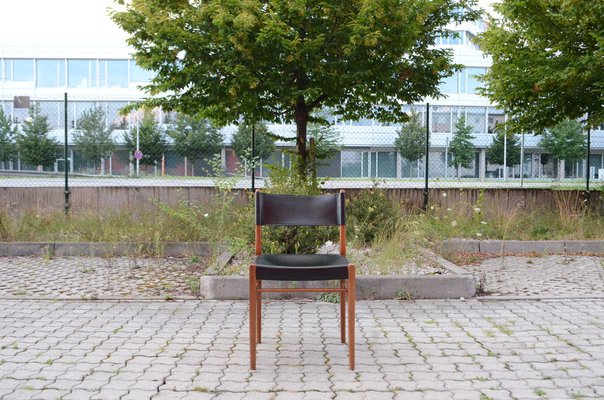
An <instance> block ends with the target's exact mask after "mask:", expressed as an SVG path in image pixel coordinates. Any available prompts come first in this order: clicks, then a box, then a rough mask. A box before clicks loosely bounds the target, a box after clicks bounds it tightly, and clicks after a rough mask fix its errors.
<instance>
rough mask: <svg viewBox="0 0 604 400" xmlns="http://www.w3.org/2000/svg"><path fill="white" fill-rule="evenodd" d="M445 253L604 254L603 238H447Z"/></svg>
mask: <svg viewBox="0 0 604 400" xmlns="http://www.w3.org/2000/svg"><path fill="white" fill-rule="evenodd" d="M441 250H442V251H443V252H446V253H458V252H466V253H491V254H518V253H543V254H567V253H569V254H570V253H572V254H577V253H587V254H599V255H604V240H534V241H520V240H471V239H470V240H466V239H449V240H445V241H444V242H443V243H442V247H441Z"/></svg>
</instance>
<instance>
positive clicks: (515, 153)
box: [486, 129, 521, 167]
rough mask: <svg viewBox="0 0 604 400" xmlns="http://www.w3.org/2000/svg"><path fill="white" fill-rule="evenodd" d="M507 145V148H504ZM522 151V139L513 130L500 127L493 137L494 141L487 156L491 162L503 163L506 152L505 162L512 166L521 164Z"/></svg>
mask: <svg viewBox="0 0 604 400" xmlns="http://www.w3.org/2000/svg"><path fill="white" fill-rule="evenodd" d="M506 136H507V138H506ZM505 147H507V149H505V150H504V148H505ZM520 151H521V149H520V141H519V140H518V138H517V137H516V136H515V135H514V134H513V133H512V132H506V131H505V129H498V130H497V132H496V133H495V137H494V138H493V143H491V145H490V146H489V147H488V148H487V154H486V156H487V159H488V160H489V162H490V163H492V164H499V165H503V164H504V162H503V159H504V153H505V159H506V162H505V164H506V165H507V166H508V167H511V166H514V165H518V164H520Z"/></svg>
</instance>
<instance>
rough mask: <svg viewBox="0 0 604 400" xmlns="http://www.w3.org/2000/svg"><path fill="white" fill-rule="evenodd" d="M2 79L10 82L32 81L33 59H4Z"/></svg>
mask: <svg viewBox="0 0 604 400" xmlns="http://www.w3.org/2000/svg"><path fill="white" fill-rule="evenodd" d="M4 79H6V80H7V81H12V82H33V81H34V60H29V59H27V60H26V59H14V60H11V59H7V60H4Z"/></svg>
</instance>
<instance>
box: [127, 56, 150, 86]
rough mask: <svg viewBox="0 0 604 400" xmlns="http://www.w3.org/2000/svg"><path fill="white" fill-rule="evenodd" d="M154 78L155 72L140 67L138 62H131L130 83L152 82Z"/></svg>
mask: <svg viewBox="0 0 604 400" xmlns="http://www.w3.org/2000/svg"><path fill="white" fill-rule="evenodd" d="M152 78H153V72H152V71H149V70H147V69H144V68H142V67H139V66H138V64H137V63H136V61H134V60H130V82H137V83H139V82H143V83H147V82H150V81H151V79H152Z"/></svg>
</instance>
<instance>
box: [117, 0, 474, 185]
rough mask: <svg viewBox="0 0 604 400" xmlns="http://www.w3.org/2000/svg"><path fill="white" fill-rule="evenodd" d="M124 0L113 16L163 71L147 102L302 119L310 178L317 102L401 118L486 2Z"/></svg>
mask: <svg viewBox="0 0 604 400" xmlns="http://www.w3.org/2000/svg"><path fill="white" fill-rule="evenodd" d="M118 2H119V3H120V4H121V5H122V7H121V11H113V12H112V18H113V20H114V21H115V22H116V23H117V24H118V25H119V26H120V27H121V28H122V29H123V30H125V31H126V32H127V33H128V34H129V35H130V38H129V40H128V43H129V44H130V45H131V46H132V47H133V48H134V57H135V59H136V61H137V63H138V64H139V65H141V66H142V67H144V68H147V69H150V70H153V71H155V72H156V75H155V77H154V78H153V80H152V82H151V83H150V84H148V85H147V86H145V87H144V89H145V90H146V92H147V93H148V94H149V95H150V96H149V97H148V99H147V100H146V101H145V102H146V103H147V104H148V105H153V106H161V107H162V108H163V109H165V110H173V109H176V110H180V111H182V112H184V113H186V114H197V113H200V114H202V115H203V116H205V117H208V118H211V119H212V120H215V121H219V122H220V123H223V124H227V123H233V122H235V121H238V120H241V119H242V118H243V119H245V118H253V119H254V120H263V121H267V122H286V123H290V122H295V124H296V149H297V153H298V158H299V162H298V163H297V168H298V172H299V176H300V178H302V179H305V174H306V173H307V161H308V145H307V127H308V123H309V122H313V121H314V120H315V119H316V118H315V115H314V113H316V112H318V111H320V110H321V109H323V108H331V109H332V110H333V111H334V113H335V114H337V115H341V116H342V117H343V118H345V119H349V120H356V119H359V118H375V119H377V120H380V121H384V122H396V121H400V120H401V119H402V118H403V117H404V115H405V114H404V111H403V110H402V107H401V106H400V104H401V103H414V102H417V101H420V100H421V99H423V98H424V97H426V96H431V97H440V92H439V89H438V85H439V82H440V81H441V80H442V79H444V78H446V77H448V76H451V75H452V74H453V72H454V70H455V69H456V68H458V67H459V66H458V65H456V64H454V63H453V62H452V53H451V52H450V50H446V49H441V48H435V47H434V46H433V45H434V43H435V39H436V37H437V36H439V35H446V34H447V33H448V30H447V29H446V28H445V26H446V25H447V24H449V23H450V22H452V21H456V22H461V21H467V20H473V19H475V18H476V17H477V16H478V14H479V13H478V12H477V11H472V10H470V9H469V7H471V6H474V5H475V2H474V1H473V0H439V1H416V0H383V1H379V2H378V1H365V0H333V1H310V0H295V1H282V0H265V1H259V0H246V1H241V0H205V1H199V2H190V1H177V0H171V1H166V0H138V1H132V2H128V3H126V2H125V1H123V0H118ZM460 10H463V12H460Z"/></svg>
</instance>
